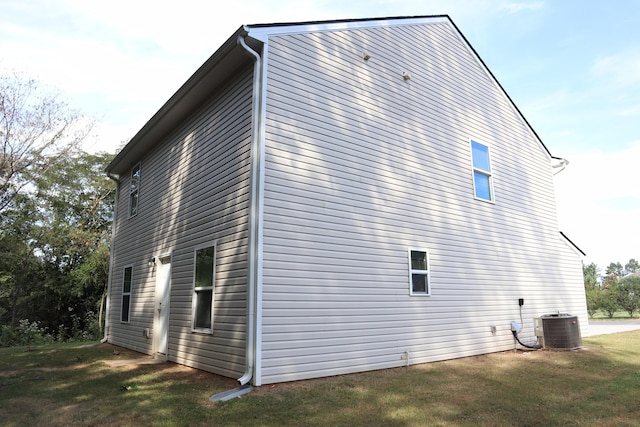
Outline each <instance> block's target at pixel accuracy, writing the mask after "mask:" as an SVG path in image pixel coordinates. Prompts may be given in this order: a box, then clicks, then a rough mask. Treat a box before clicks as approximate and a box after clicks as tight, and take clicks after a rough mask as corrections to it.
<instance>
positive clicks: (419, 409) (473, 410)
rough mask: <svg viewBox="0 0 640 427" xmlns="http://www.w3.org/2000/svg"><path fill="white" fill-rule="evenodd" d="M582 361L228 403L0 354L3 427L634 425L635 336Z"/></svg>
mask: <svg viewBox="0 0 640 427" xmlns="http://www.w3.org/2000/svg"><path fill="white" fill-rule="evenodd" d="M583 341H584V342H583V345H584V346H585V348H584V349H583V350H580V351H549V350H543V351H536V352H513V351H509V352H504V353H497V354H491V355H486V356H478V357H470V358H465V359H458V360H452V361H446V362H438V363H430V364H425V365H416V366H412V367H409V368H398V369H388V370H384V371H376V372H368V373H363V374H354V375H345V376H340V377H332V378H327V379H318V380H310V381H299V382H294V383H286V384H276V385H267V386H264V387H260V388H259V389H257V390H255V391H253V392H252V393H250V394H248V395H245V396H243V397H241V398H238V399H234V400H231V401H228V402H218V403H211V402H209V396H211V395H212V394H214V393H218V392H221V391H224V390H227V389H229V388H232V387H235V381H233V380H231V379H226V378H221V377H218V376H216V375H212V374H208V373H205V372H201V371H197V370H194V369H189V368H185V367H182V366H179V365H175V364H171V363H167V364H156V365H124V366H120V367H110V366H109V365H107V363H113V361H118V360H124V359H130V358H134V357H143V358H144V357H146V356H142V355H139V354H137V353H134V352H132V351H128V350H124V349H121V348H117V347H113V346H110V345H100V346H94V347H80V346H78V345H77V344H75V345H74V344H64V345H60V344H55V345H46V346H39V347H36V348H33V349H29V350H30V351H25V350H27V349H25V348H24V347H22V348H3V349H0V425H2V426H25V425H33V426H40V425H48V426H49V425H51V426H68V425H107V426H129V425H132V426H134V425H135V426H138V425H159V426H164V425H166V426H193V425H224V426H244V425H256V426H257V425H259V426H263V425H264V426H282V425H291V426H300V425H302V426H314V425H320V426H340V425H343V426H369V425H375V426H379V425H387V426H423V425H435V426H460V425H462V426H476V425H487V426H501V425H519V426H527V425H531V426H533V425H539V426H553V425H563V426H564V425H584V426H592V425H598V426H624V425H628V426H631V425H638V423H639V421H638V420H640V405H639V404H638V402H640V331H634V332H626V333H620V334H613V335H601V336H597V337H594V338H588V339H584V340H583Z"/></svg>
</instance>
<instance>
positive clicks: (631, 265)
mask: <svg viewBox="0 0 640 427" xmlns="http://www.w3.org/2000/svg"><path fill="white" fill-rule="evenodd" d="M624 269H625V271H626V272H627V273H636V272H638V271H640V263H638V261H636V260H635V259H634V258H631V259H630V260H629V262H628V263H626V264H625V265H624Z"/></svg>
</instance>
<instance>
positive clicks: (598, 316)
mask: <svg viewBox="0 0 640 427" xmlns="http://www.w3.org/2000/svg"><path fill="white" fill-rule="evenodd" d="M634 314H635V315H636V316H635V317H634V319H638V314H637V313H634ZM591 319H593V320H630V319H631V317H629V313H627V312H626V311H623V310H621V311H616V312H615V314H614V315H613V317H612V318H609V316H607V315H606V314H605V313H604V311H602V310H598V311H596V313H595V314H594V315H593V317H591Z"/></svg>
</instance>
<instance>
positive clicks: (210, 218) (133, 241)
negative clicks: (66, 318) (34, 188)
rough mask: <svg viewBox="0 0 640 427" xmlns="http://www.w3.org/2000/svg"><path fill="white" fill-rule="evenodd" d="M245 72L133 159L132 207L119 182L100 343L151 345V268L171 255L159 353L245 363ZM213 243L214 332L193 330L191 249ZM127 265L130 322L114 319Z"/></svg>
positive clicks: (210, 366) (248, 77)
mask: <svg viewBox="0 0 640 427" xmlns="http://www.w3.org/2000/svg"><path fill="white" fill-rule="evenodd" d="M251 94H252V73H251V67H249V66H247V67H246V68H245V69H243V70H239V72H238V74H237V77H235V78H234V79H233V80H232V81H230V82H228V83H227V84H226V85H225V86H224V87H221V88H219V89H218V90H217V91H216V93H214V94H213V95H212V96H211V99H210V101H209V102H207V103H206V104H205V105H203V106H202V107H201V108H200V109H199V110H198V111H196V112H194V114H193V115H192V116H191V117H190V118H189V119H188V120H186V121H185V122H184V123H183V124H182V125H181V126H180V127H178V128H177V129H175V131H174V132H173V133H172V134H170V135H168V136H167V137H166V138H165V139H164V140H162V141H158V144H157V146H156V148H155V149H154V150H152V151H151V152H149V153H148V154H147V155H145V156H144V157H143V158H142V159H140V165H141V168H140V170H141V180H140V199H139V214H138V215H137V216H135V217H132V218H129V215H128V209H129V203H128V198H129V191H128V189H129V180H130V177H129V176H123V177H122V179H121V182H120V184H119V185H120V188H119V200H118V212H117V217H116V218H117V220H116V223H115V230H114V231H115V236H116V237H115V243H114V246H113V263H114V264H113V275H112V278H111V295H110V298H111V303H110V313H109V315H110V330H109V341H110V342H111V343H113V344H116V345H120V346H124V347H127V348H131V349H134V350H137V351H140V352H144V353H152V351H153V348H152V344H153V336H151V337H150V338H145V337H144V336H143V330H144V329H145V328H149V329H150V330H151V331H153V319H154V311H155V308H156V307H155V302H154V301H155V300H154V298H155V286H156V277H155V271H154V269H152V268H151V267H149V266H148V264H147V263H148V260H149V259H150V258H151V257H152V256H155V257H158V256H159V255H165V254H170V255H171V301H170V318H169V335H168V359H169V360H171V361H175V362H178V363H181V364H184V365H188V366H193V367H196V368H200V369H204V370H207V371H211V372H215V373H219V374H222V375H226V376H231V377H233V376H240V375H241V373H242V372H243V370H244V363H245V358H244V348H245V323H246V322H245V312H246V302H245V300H246V280H247V279H246V276H247V256H246V254H247V239H248V226H247V215H248V207H249V175H250V166H249V165H250V139H251V138H250V136H251V135H250V133H251V96H252V95H251ZM213 242H215V243H216V271H215V297H214V298H215V304H214V325H213V328H214V332H213V334H212V335H207V334H200V333H192V332H191V321H192V294H193V280H194V279H193V271H194V248H195V247H196V246H198V245H202V244H206V243H213ZM127 264H133V286H132V292H131V316H130V319H131V320H130V323H129V324H124V323H121V322H120V321H119V320H120V305H121V300H120V295H121V290H122V269H123V266H124V265H127Z"/></svg>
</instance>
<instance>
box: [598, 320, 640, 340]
mask: <svg viewBox="0 0 640 427" xmlns="http://www.w3.org/2000/svg"><path fill="white" fill-rule="evenodd" d="M636 329H640V319H638V320H590V321H589V335H590V336H593V335H603V334H614V333H616V332H625V331H634V330H636Z"/></svg>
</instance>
